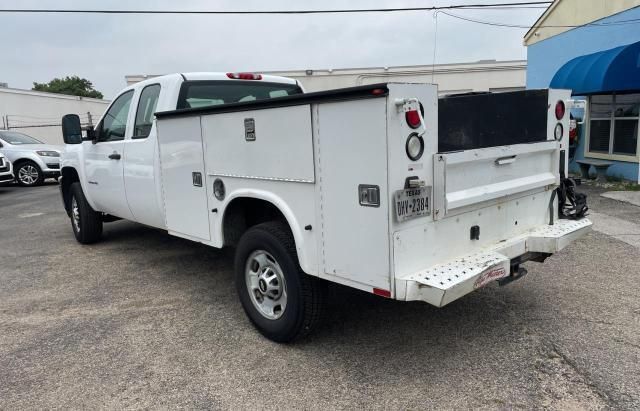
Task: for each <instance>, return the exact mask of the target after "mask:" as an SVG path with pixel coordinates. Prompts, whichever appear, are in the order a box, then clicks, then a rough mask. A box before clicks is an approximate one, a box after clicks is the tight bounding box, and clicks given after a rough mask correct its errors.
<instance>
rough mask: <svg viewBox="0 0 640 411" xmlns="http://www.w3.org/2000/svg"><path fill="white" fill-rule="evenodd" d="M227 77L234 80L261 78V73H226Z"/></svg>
mask: <svg viewBox="0 0 640 411" xmlns="http://www.w3.org/2000/svg"><path fill="white" fill-rule="evenodd" d="M227 77H229V78H232V79H235V80H262V74H256V73H227Z"/></svg>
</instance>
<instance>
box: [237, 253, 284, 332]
mask: <svg viewBox="0 0 640 411" xmlns="http://www.w3.org/2000/svg"><path fill="white" fill-rule="evenodd" d="M245 283H246V285H247V291H249V298H251V302H252V303H253V305H254V307H255V308H256V309H257V310H258V312H259V313H260V314H262V316H263V317H265V318H268V319H270V320H277V319H278V318H280V317H281V316H282V314H283V313H284V310H285V308H286V307H287V284H286V283H285V280H284V275H283V273H282V268H280V265H279V264H278V262H277V261H276V259H275V258H273V256H272V255H271V254H269V253H268V252H266V251H263V250H258V251H254V252H253V253H251V255H250V256H249V258H248V259H247V265H246V268H245Z"/></svg>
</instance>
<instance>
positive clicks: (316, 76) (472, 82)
mask: <svg viewBox="0 0 640 411" xmlns="http://www.w3.org/2000/svg"><path fill="white" fill-rule="evenodd" d="M526 71H527V62H526V61H525V60H517V61H495V60H482V61H478V62H475V63H456V64H437V65H435V66H433V65H422V66H397V67H366V68H344V69H323V70H315V69H314V70H280V71H259V72H260V73H264V74H273V75H277V76H284V77H291V78H294V79H296V80H298V81H300V83H302V85H303V87H304V88H305V89H306V90H307V91H308V92H311V91H320V90H328V89H334V88H341V87H352V86H359V85H364V84H373V83H382V82H391V81H398V82H410V83H411V82H413V83H432V82H433V83H436V84H438V86H439V90H440V94H451V93H466V92H471V91H495V92H499V91H512V90H523V89H524V88H525V83H526ZM150 77H154V76H153V75H129V76H126V77H125V79H126V81H127V85H131V84H134V83H137V82H139V81H142V80H145V79H147V78H150Z"/></svg>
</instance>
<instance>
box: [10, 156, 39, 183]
mask: <svg viewBox="0 0 640 411" xmlns="http://www.w3.org/2000/svg"><path fill="white" fill-rule="evenodd" d="M21 170H22V173H23V174H21ZM13 176H14V177H15V179H16V182H17V183H18V185H21V186H23V187H35V186H39V185H41V184H42V183H43V182H44V173H43V172H42V170H41V169H40V167H39V166H38V165H37V164H36V163H34V162H33V161H31V160H23V161H20V162H18V164H16V165H15V168H14V170H13Z"/></svg>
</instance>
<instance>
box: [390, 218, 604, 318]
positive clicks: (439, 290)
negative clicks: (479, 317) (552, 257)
mask: <svg viewBox="0 0 640 411" xmlns="http://www.w3.org/2000/svg"><path fill="white" fill-rule="evenodd" d="M590 229H591V221H589V220H588V219H586V218H583V219H581V220H558V221H557V222H556V223H555V224H554V225H544V226H540V227H538V228H536V229H534V230H531V231H529V232H527V233H524V234H522V235H520V236H517V237H514V238H512V239H509V240H507V241H503V242H500V243H498V244H496V245H495V246H494V247H493V249H490V250H486V251H483V252H479V253H475V254H471V255H466V256H462V257H460V258H457V259H455V260H451V261H449V262H446V263H443V264H437V265H435V266H433V267H430V268H427V269H424V270H420V271H418V272H417V273H414V274H412V275H409V276H407V277H404V278H401V279H400V284H402V282H404V283H405V284H406V295H405V299H406V300H407V301H410V300H422V301H426V302H428V303H429V304H433V305H435V306H436V307H443V306H445V305H447V304H449V303H450V302H452V301H455V300H457V299H458V298H460V297H462V296H464V295H466V294H468V293H470V292H471V291H473V290H475V289H478V288H480V287H484V286H485V285H487V284H489V283H490V282H493V281H495V280H498V281H499V283H500V284H501V285H505V284H507V283H510V282H512V281H515V280H517V279H520V278H522V277H523V276H524V275H525V274H526V273H527V272H526V270H525V269H524V268H520V266H519V263H520V262H523V260H522V259H521V258H520V257H521V256H524V255H530V256H535V255H544V254H551V253H555V252H556V251H560V250H561V249H563V248H564V247H565V246H566V245H568V244H569V243H570V242H572V241H573V239H575V238H576V237H579V236H582V235H583V234H584V233H585V232H586V231H589V230H590ZM512 263H513V265H512ZM398 286H402V285H398ZM398 286H397V287H398Z"/></svg>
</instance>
